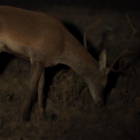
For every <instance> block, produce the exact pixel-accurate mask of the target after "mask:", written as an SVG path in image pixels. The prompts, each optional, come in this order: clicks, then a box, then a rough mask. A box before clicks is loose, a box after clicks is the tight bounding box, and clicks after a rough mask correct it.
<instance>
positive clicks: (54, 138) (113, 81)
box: [0, 5, 140, 140]
mask: <svg viewBox="0 0 140 140" xmlns="http://www.w3.org/2000/svg"><path fill="white" fill-rule="evenodd" d="M25 8H27V9H32V10H36V11H42V12H46V13H48V12H49V13H52V14H53V15H55V16H56V17H58V18H59V19H60V20H61V21H62V22H63V23H64V24H65V26H66V27H67V28H68V29H69V30H70V31H71V32H72V33H73V34H74V35H75V36H76V37H77V38H78V39H79V41H80V42H81V43H82V42H83V40H82V37H83V32H84V29H85V28H86V27H87V26H88V25H90V24H93V23H94V22H95V21H96V20H97V19H99V18H101V19H102V21H101V23H100V24H99V25H98V27H96V28H93V29H91V30H90V31H89V32H88V35H87V38H88V39H87V40H88V49H89V51H90V53H91V54H92V55H93V57H95V58H96V59H98V55H99V53H100V52H101V51H102V50H103V49H106V50H107V52H108V60H107V64H108V66H109V65H110V64H111V62H113V60H114V59H115V58H116V56H117V55H118V54H119V53H120V52H121V51H123V49H124V48H125V47H126V44H127V42H128V40H129V38H130V36H131V34H132V29H131V27H130V25H129V23H128V21H127V18H126V14H127V13H128V14H129V17H130V20H131V22H132V25H134V27H135V28H136V29H137V30H140V16H139V15H140V13H139V12H136V11H135V12H134V11H121V12H120V11H119V12H118V11H116V10H112V11H110V10H107V9H106V10H93V9H92V8H90V9H88V8H84V7H72V6H71V7H68V6H67V7H64V6H53V7H51V6H50V7H49V6H48V7H47V6H45V5H44V6H42V7H27V6H26V7H25ZM129 48H130V50H132V51H133V52H132V53H131V54H129V55H126V56H125V57H123V58H122V59H120V60H119V62H118V63H117V65H116V68H122V69H123V71H122V73H113V72H112V73H111V74H110V75H109V77H108V85H107V87H106V89H105V92H104V96H105V102H106V105H105V106H104V107H102V108H97V107H96V106H95V104H94V102H93V99H92V97H91V94H90V92H89V90H88V87H87V85H86V84H85V82H84V80H83V79H82V77H79V76H78V75H77V74H76V73H75V72H74V71H73V70H72V69H70V68H68V67H66V66H63V65H58V66H55V67H52V68H46V84H45V90H44V91H45V93H44V94H45V97H46V96H48V97H47V98H46V100H45V101H46V105H45V111H46V115H47V118H46V119H43V120H41V119H40V118H39V115H38V102H37V101H36V102H35V105H34V108H33V111H32V114H31V121H30V122H27V123H25V122H22V119H21V114H22V111H23V108H24V104H25V102H26V99H27V96H28V88H29V87H28V86H29V77H30V63H29V62H28V61H25V60H22V59H18V58H15V57H13V56H12V55H9V54H6V53H2V54H0V63H1V66H0V140H102V139H103V140H118V139H119V140H139V139H140V57H139V53H140V33H139V32H138V33H137V34H136V35H135V37H134V39H133V41H132V42H131V44H130V46H129Z"/></svg>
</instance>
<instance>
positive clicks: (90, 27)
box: [83, 18, 101, 49]
mask: <svg viewBox="0 0 140 140" xmlns="http://www.w3.org/2000/svg"><path fill="white" fill-rule="evenodd" d="M100 22H101V18H99V19H98V20H97V21H96V22H95V23H93V24H91V25H89V26H88V27H87V28H86V29H85V31H84V37H83V41H84V42H83V44H84V47H85V48H86V49H87V41H86V38H87V32H88V31H89V30H90V29H95V28H97V26H98V25H99V23H100Z"/></svg>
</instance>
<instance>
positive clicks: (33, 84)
mask: <svg viewBox="0 0 140 140" xmlns="http://www.w3.org/2000/svg"><path fill="white" fill-rule="evenodd" d="M43 70H44V67H43V66H42V65H41V64H40V63H39V62H34V63H32V65H31V79H30V87H29V94H30V95H29V97H28V100H27V104H26V106H25V109H24V111H23V115H22V118H23V120H25V121H29V120H30V114H31V110H32V107H33V103H34V100H35V97H36V95H37V89H38V84H39V80H40V77H41V74H42V73H43Z"/></svg>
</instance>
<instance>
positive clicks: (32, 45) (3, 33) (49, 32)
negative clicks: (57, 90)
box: [0, 6, 129, 121]
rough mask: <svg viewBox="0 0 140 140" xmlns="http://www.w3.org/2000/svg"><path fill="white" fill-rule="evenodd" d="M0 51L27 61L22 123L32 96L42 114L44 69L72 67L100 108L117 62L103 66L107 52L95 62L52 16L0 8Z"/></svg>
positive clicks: (28, 109)
mask: <svg viewBox="0 0 140 140" xmlns="http://www.w3.org/2000/svg"><path fill="white" fill-rule="evenodd" d="M0 52H7V53H10V54H13V55H15V56H17V57H19V58H23V59H26V60H29V61H30V64H31V74H30V84H29V96H28V99H27V102H26V104H25V108H24V110H23V113H22V119H23V120H24V121H29V120H30V114H31V111H32V107H33V104H34V100H35V96H36V95H37V94H38V102H39V114H40V116H41V115H42V114H44V108H43V88H44V83H45V78H44V69H45V68H46V67H52V66H54V65H57V64H64V65H67V66H69V67H70V68H72V69H73V70H74V71H75V72H76V73H77V74H78V75H80V76H81V77H83V78H84V80H85V82H86V84H87V86H88V88H89V91H90V93H91V95H92V97H93V100H94V103H95V105H97V106H98V107H102V106H104V99H103V91H104V88H105V86H106V85H107V76H108V74H109V73H110V71H113V67H114V65H115V63H116V62H117V60H118V59H119V58H120V57H122V55H124V54H125V53H128V52H129V50H128V49H127V50H125V51H124V52H123V53H121V54H120V55H119V56H118V57H117V58H116V60H115V62H114V63H113V64H112V65H111V66H110V67H107V66H106V61H107V52H106V50H103V51H102V52H101V53H100V55H99V62H98V61H97V60H96V59H94V58H93V57H92V56H91V55H90V53H89V52H88V51H87V49H86V48H85V47H83V45H82V44H81V43H80V42H79V41H78V40H77V39H76V38H75V37H74V36H73V35H72V34H71V33H70V32H69V31H68V29H66V27H65V26H64V25H63V23H62V22H61V21H59V20H58V19H57V18H56V17H54V16H52V15H50V14H46V13H41V12H36V11H30V10H25V9H21V8H16V7H10V6H0Z"/></svg>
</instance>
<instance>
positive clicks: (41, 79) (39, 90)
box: [38, 72, 45, 118]
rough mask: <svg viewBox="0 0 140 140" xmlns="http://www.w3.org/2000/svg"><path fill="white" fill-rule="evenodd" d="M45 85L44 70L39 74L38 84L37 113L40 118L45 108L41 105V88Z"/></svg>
mask: <svg viewBox="0 0 140 140" xmlns="http://www.w3.org/2000/svg"><path fill="white" fill-rule="evenodd" d="M44 85H45V75H44V72H43V73H42V75H41V78H40V80H39V85H38V104H39V115H40V117H41V118H44V117H45V110H44V107H43V89H44Z"/></svg>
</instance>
